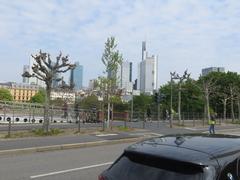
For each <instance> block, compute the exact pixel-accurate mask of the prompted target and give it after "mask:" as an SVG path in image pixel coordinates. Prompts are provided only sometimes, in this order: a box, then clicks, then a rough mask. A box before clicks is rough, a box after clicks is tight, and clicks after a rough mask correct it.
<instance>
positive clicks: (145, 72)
mask: <svg viewBox="0 0 240 180" xmlns="http://www.w3.org/2000/svg"><path fill="white" fill-rule="evenodd" d="M157 63H158V57H157V56H154V55H152V56H148V53H147V51H146V42H143V43H142V61H141V62H140V63H139V65H138V82H139V83H138V89H139V90H140V91H141V92H142V93H147V94H153V91H154V90H156V89H157V88H158V85H157V81H158V79H157V77H158V68H157V67H158V64H157Z"/></svg>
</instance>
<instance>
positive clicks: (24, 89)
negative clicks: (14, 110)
mask: <svg viewBox="0 0 240 180" xmlns="http://www.w3.org/2000/svg"><path fill="white" fill-rule="evenodd" d="M0 88H5V89H8V90H9V91H10V93H11V95H12V97H13V100H14V101H16V102H28V101H30V99H31V97H33V96H34V95H35V94H36V93H37V92H38V91H39V89H40V87H39V86H37V85H30V84H17V83H12V82H10V83H1V84H0Z"/></svg>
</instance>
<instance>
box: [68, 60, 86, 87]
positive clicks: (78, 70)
mask: <svg viewBox="0 0 240 180" xmlns="http://www.w3.org/2000/svg"><path fill="white" fill-rule="evenodd" d="M75 65H76V67H75V68H74V69H73V70H71V74H70V84H73V85H74V89H75V90H80V89H82V87H83V83H82V82H83V66H82V65H80V64H79V62H75Z"/></svg>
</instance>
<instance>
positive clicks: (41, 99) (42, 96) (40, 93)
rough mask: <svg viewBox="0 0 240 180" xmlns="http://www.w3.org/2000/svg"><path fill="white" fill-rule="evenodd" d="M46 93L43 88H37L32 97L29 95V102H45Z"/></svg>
mask: <svg viewBox="0 0 240 180" xmlns="http://www.w3.org/2000/svg"><path fill="white" fill-rule="evenodd" d="M45 97H46V93H45V91H44V90H39V91H38V92H37V93H36V94H35V95H34V96H33V97H31V99H30V102H31V103H40V104H43V103H44V102H45Z"/></svg>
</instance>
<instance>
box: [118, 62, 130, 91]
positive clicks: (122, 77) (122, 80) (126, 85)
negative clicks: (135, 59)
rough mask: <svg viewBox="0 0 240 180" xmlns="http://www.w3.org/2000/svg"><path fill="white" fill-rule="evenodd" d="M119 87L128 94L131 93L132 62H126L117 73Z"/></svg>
mask: <svg viewBox="0 0 240 180" xmlns="http://www.w3.org/2000/svg"><path fill="white" fill-rule="evenodd" d="M117 86H118V88H120V89H123V90H124V91H125V92H126V93H131V92H132V88H133V83H132V62H128V61H124V62H122V64H121V65H120V66H119V68H118V71H117Z"/></svg>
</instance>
